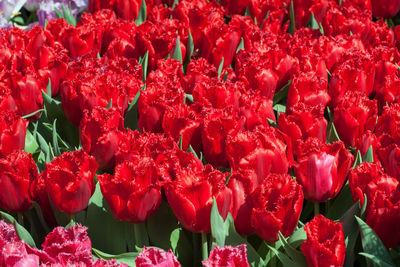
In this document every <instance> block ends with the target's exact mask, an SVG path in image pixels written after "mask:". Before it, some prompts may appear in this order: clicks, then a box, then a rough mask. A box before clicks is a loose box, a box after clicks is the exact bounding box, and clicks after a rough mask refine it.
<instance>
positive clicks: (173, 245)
mask: <svg viewBox="0 0 400 267" xmlns="http://www.w3.org/2000/svg"><path fill="white" fill-rule="evenodd" d="M181 231H182V228H176V229H175V230H173V231H172V232H171V236H170V237H169V241H170V243H171V249H172V252H174V254H175V255H176V247H177V246H178V242H179V237H180V235H181Z"/></svg>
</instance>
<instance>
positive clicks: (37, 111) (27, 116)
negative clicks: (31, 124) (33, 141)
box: [21, 109, 44, 119]
mask: <svg viewBox="0 0 400 267" xmlns="http://www.w3.org/2000/svg"><path fill="white" fill-rule="evenodd" d="M42 111H44V109H38V110H36V111H34V112H32V113H29V114H27V115H24V116H22V117H21V118H23V119H27V118H30V117H32V116H35V115H36V114H38V113H39V112H42Z"/></svg>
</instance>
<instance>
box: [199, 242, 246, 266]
mask: <svg viewBox="0 0 400 267" xmlns="http://www.w3.org/2000/svg"><path fill="white" fill-rule="evenodd" d="M203 266H204V267H220V266H225V267H250V264H249V262H248V260H247V249H246V245H244V244H242V245H238V246H237V247H232V246H224V247H222V248H220V247H218V246H215V247H214V248H213V249H212V250H211V252H210V257H208V259H207V260H205V261H203Z"/></svg>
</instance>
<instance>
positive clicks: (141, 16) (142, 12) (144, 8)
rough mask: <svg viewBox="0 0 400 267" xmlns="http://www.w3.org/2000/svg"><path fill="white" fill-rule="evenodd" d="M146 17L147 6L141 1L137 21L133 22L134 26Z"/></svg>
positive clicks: (143, 0)
mask: <svg viewBox="0 0 400 267" xmlns="http://www.w3.org/2000/svg"><path fill="white" fill-rule="evenodd" d="M146 16H147V6H146V1H145V0H142V4H141V6H140V10H139V14H138V17H137V19H136V20H135V24H136V26H139V25H140V24H142V23H143V22H144V21H145V20H146Z"/></svg>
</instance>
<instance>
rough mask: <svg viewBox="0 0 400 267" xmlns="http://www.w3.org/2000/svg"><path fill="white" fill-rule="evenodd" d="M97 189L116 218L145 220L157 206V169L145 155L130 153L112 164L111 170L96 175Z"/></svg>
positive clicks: (159, 199)
mask: <svg viewBox="0 0 400 267" xmlns="http://www.w3.org/2000/svg"><path fill="white" fill-rule="evenodd" d="M97 179H98V180H99V182H100V189H101V192H102V194H103V196H104V198H105V200H106V201H107V203H108V205H109V206H110V209H111V211H112V213H113V215H114V216H115V217H116V218H117V219H118V220H120V221H129V222H133V223H142V222H145V221H146V220H147V219H148V218H149V217H150V216H152V215H153V214H154V213H155V212H156V211H157V209H158V206H159V205H160V203H161V191H160V185H159V184H158V182H157V181H158V172H157V169H156V166H155V164H154V161H153V160H152V159H151V158H149V157H143V156H134V157H133V158H132V159H131V160H130V161H124V162H122V163H120V164H118V165H117V166H116V167H115V174H114V175H110V174H107V173H105V174H102V175H99V176H97Z"/></svg>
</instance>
